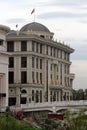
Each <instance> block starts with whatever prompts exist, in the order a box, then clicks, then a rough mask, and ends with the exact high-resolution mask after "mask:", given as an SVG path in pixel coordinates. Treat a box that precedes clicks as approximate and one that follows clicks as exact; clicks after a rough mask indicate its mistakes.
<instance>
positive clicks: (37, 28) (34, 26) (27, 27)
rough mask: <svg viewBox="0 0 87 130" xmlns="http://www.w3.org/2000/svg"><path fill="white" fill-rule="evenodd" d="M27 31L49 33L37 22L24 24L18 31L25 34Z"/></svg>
mask: <svg viewBox="0 0 87 130" xmlns="http://www.w3.org/2000/svg"><path fill="white" fill-rule="evenodd" d="M29 30H32V31H43V32H48V33H50V31H49V29H48V28H47V27H45V26H44V25H42V24H40V23H37V22H32V23H29V24H26V25H24V26H23V27H22V28H21V29H20V31H22V32H26V31H29Z"/></svg>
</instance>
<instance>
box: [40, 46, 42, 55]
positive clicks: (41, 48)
mask: <svg viewBox="0 0 87 130" xmlns="http://www.w3.org/2000/svg"><path fill="white" fill-rule="evenodd" d="M40 53H42V44H40Z"/></svg>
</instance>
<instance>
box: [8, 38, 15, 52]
mask: <svg viewBox="0 0 87 130" xmlns="http://www.w3.org/2000/svg"><path fill="white" fill-rule="evenodd" d="M13 51H14V41H8V42H7V52H13Z"/></svg>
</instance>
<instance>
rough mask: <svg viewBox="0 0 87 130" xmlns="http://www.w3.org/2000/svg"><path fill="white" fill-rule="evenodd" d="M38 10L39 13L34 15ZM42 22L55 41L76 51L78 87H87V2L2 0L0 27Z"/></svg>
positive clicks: (74, 64) (79, 0)
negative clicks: (33, 10)
mask: <svg viewBox="0 0 87 130" xmlns="http://www.w3.org/2000/svg"><path fill="white" fill-rule="evenodd" d="M33 8H35V14H33V15H31V11H32V9H33ZM34 15H35V21H36V22H40V23H42V24H43V25H45V26H46V27H48V28H49V30H50V31H51V32H54V33H55V34H54V39H55V40H56V39H57V40H58V41H59V40H60V41H61V42H64V43H65V44H67V45H70V46H71V47H72V48H74V49H75V52H74V53H73V54H71V61H72V65H71V72H73V73H75V80H74V88H75V89H80V88H84V89H86V88H87V0H31V1H30V0H15V1H13V0H0V24H4V25H7V26H9V27H10V28H11V29H16V28H15V25H16V24H18V27H19V29H20V28H21V27H22V26H23V25H25V24H27V23H30V22H33V21H34Z"/></svg>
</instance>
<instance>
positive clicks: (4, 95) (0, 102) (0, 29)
mask: <svg viewBox="0 0 87 130" xmlns="http://www.w3.org/2000/svg"><path fill="white" fill-rule="evenodd" d="M9 30H10V28H9V27H7V26H4V25H0V110H1V107H4V106H8V53H7V52H6V34H7V33H8V32H9Z"/></svg>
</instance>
